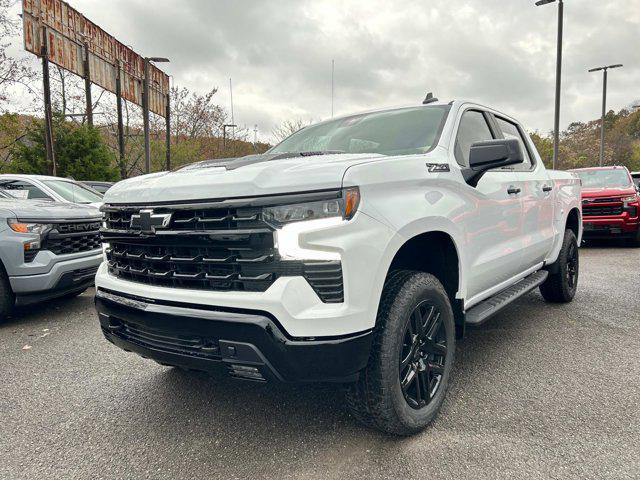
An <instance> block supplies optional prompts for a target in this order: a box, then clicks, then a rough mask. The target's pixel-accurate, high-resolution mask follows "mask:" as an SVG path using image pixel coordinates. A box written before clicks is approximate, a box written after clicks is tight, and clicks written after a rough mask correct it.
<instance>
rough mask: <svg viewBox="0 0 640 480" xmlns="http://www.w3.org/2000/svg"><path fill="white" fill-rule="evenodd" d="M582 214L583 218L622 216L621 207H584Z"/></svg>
mask: <svg viewBox="0 0 640 480" xmlns="http://www.w3.org/2000/svg"><path fill="white" fill-rule="evenodd" d="M582 214H583V216H585V217H605V216H616V215H622V205H599V206H597V207H595V206H584V207H583V208H582Z"/></svg>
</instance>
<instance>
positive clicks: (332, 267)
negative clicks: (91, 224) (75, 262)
mask: <svg viewBox="0 0 640 480" xmlns="http://www.w3.org/2000/svg"><path fill="white" fill-rule="evenodd" d="M105 210H106V212H105V214H106V217H105V221H106V225H107V228H106V229H105V230H103V241H104V242H108V243H109V248H108V249H107V261H108V266H109V272H110V273H111V274H112V275H115V276H117V277H120V278H123V279H125V280H129V281H133V282H138V283H144V284H148V285H156V286H163V287H173V288H188V289H201V290H214V291H251V292H263V291H265V290H267V289H268V288H269V287H270V286H271V285H272V284H273V282H275V281H276V279H277V278H279V277H284V276H303V277H305V278H306V279H307V281H308V282H309V284H310V285H311V287H312V288H313V289H314V290H315V291H316V293H317V294H318V296H319V297H320V299H321V300H322V301H323V302H328V303H339V302H343V301H344V286H343V279H342V267H341V264H340V262H339V261H305V262H302V261H291V260H283V259H281V258H280V256H279V254H278V250H277V248H276V247H275V239H274V235H275V230H274V229H273V228H272V227H271V226H270V225H268V224H266V223H265V222H263V221H262V219H261V215H260V210H259V209H257V208H255V207H240V208H230V207H226V206H225V207H222V208H211V207H209V208H207V207H201V206H198V205H195V206H192V207H185V206H176V207H171V206H162V207H154V208H153V209H151V208H147V207H114V206H108V207H107V208H106V209H105ZM167 215H170V219H168V220H167V218H166V216H167ZM134 216H135V217H134ZM145 216H146V218H144V217H145ZM132 217H133V218H134V222H132V221H131V219H132ZM132 223H133V224H134V227H132V226H131V225H132Z"/></svg>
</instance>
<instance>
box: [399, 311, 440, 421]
mask: <svg viewBox="0 0 640 480" xmlns="http://www.w3.org/2000/svg"><path fill="white" fill-rule="evenodd" d="M446 356H447V336H446V331H445V328H444V324H443V322H442V318H441V312H440V310H439V309H438V308H437V307H435V306H434V305H431V304H430V303H429V302H428V301H425V302H422V303H420V304H419V305H418V306H416V308H415V309H414V310H413V312H412V313H411V315H410V317H409V318H408V319H407V324H406V327H405V332H404V340H403V345H402V349H401V354H400V369H399V375H400V386H401V388H402V394H403V395H404V399H405V400H406V401H407V403H408V404H409V406H411V407H412V408H414V409H421V408H423V407H425V406H427V405H428V404H429V403H430V402H431V400H432V399H433V397H434V396H435V394H436V393H437V391H438V388H439V387H440V384H441V380H442V376H443V375H444V368H445V359H446Z"/></svg>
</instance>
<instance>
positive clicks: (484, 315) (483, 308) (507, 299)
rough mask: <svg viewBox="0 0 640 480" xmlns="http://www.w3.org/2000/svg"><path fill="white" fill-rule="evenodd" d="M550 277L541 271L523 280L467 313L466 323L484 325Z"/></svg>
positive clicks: (544, 271)
mask: <svg viewBox="0 0 640 480" xmlns="http://www.w3.org/2000/svg"><path fill="white" fill-rule="evenodd" d="M548 276H549V272H547V271H546V270H540V271H538V272H536V273H533V274H531V275H529V276H528V277H525V278H523V279H522V280H520V281H519V282H518V283H516V284H515V285H512V286H510V287H509V288H507V289H505V290H502V291H501V292H499V293H496V294H495V295H494V296H493V297H489V298H487V299H486V300H484V301H483V302H481V303H479V304H478V305H476V306H475V307H473V308H471V309H470V310H469V311H467V312H466V314H465V321H466V323H467V325H480V324H482V323H484V322H485V321H486V320H488V319H489V317H491V316H493V315H495V314H496V313H498V312H499V311H500V310H502V309H503V308H504V307H506V306H507V305H509V304H510V303H511V302H513V301H515V300H517V299H518V298H520V297H522V296H523V295H526V294H527V293H529V292H530V291H531V290H533V289H534V288H536V287H538V286H540V285H541V284H542V283H543V282H544V281H545V280H546V279H547V277H548Z"/></svg>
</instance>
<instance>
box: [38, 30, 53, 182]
mask: <svg viewBox="0 0 640 480" xmlns="http://www.w3.org/2000/svg"><path fill="white" fill-rule="evenodd" d="M40 54H41V56H42V87H43V89H44V140H45V145H46V148H45V150H46V153H47V167H48V169H49V174H50V175H53V176H55V175H56V156H55V149H54V146H53V125H52V124H53V112H52V109H51V83H50V80H49V55H48V52H47V37H46V30H45V29H44V28H42V45H41V47H40Z"/></svg>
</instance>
